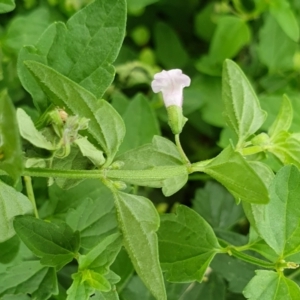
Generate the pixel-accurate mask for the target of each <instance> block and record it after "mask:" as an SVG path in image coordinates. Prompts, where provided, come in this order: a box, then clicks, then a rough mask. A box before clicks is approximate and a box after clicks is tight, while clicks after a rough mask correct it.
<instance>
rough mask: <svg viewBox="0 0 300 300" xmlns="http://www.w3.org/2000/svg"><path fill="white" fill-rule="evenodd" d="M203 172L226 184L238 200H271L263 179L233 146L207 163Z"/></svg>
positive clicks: (250, 201) (263, 201)
mask: <svg viewBox="0 0 300 300" xmlns="http://www.w3.org/2000/svg"><path fill="white" fill-rule="evenodd" d="M203 172H205V173H207V174H209V175H210V176H211V177H213V178H214V179H216V180H217V181H219V182H220V183H221V184H222V185H224V186H225V187H226V188H227V189H228V190H229V192H230V193H231V194H232V195H233V196H234V197H235V199H236V200H237V201H240V200H242V201H246V202H249V203H259V204H263V203H268V202H269V194H268V190H267V188H266V186H265V184H264V181H263V179H261V178H260V176H259V175H258V174H257V173H256V172H255V171H254V169H253V168H252V167H251V166H250V164H249V163H248V162H247V161H246V160H245V159H244V158H243V156H242V155H241V154H240V153H239V152H236V151H234V150H233V149H232V147H231V146H228V147H227V148H225V149H224V150H223V151H222V152H221V153H220V154H219V155H218V156H217V157H216V158H214V159H213V160H212V161H211V162H210V163H209V164H207V165H206V166H205V167H204V170H203ZM246 174H247V175H246Z"/></svg>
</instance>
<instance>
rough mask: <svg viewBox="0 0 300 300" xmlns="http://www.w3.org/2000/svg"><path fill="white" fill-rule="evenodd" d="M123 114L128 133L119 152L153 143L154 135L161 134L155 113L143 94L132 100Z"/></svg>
mask: <svg viewBox="0 0 300 300" xmlns="http://www.w3.org/2000/svg"><path fill="white" fill-rule="evenodd" d="M122 116H123V120H124V123H125V127H126V134H125V137H124V140H123V142H122V145H121V147H120V149H119V153H118V154H121V153H123V152H126V151H127V150H130V149H134V148H136V147H139V146H142V145H144V144H146V143H151V140H152V138H153V136H154V135H159V134H160V130H159V126H158V122H157V119H156V117H155V114H154V112H153V110H152V108H151V106H150V105H149V101H148V100H147V98H146V97H145V96H143V95H142V94H138V95H137V96H135V97H134V98H133V99H132V100H131V101H130V104H129V105H128V107H127V109H126V111H125V113H124V114H123V115H122Z"/></svg>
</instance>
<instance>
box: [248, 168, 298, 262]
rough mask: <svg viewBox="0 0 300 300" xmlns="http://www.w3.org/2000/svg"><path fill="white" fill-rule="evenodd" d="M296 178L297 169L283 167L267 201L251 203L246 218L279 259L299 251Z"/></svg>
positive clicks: (271, 187)
mask: <svg viewBox="0 0 300 300" xmlns="http://www.w3.org/2000/svg"><path fill="white" fill-rule="evenodd" d="M299 180H300V172H299V170H298V169H297V168H296V167H295V166H285V167H283V168H282V169H281V170H280V171H279V172H278V173H277V174H276V176H275V178H274V180H273V182H272V184H271V186H270V188H269V192H270V198H271V199H270V204H269V205H264V206H258V205H252V217H250V218H249V219H250V222H251V223H252V224H253V222H254V227H255V228H256V230H257V231H258V233H259V235H260V236H261V237H262V238H263V239H264V240H265V241H266V242H267V244H268V245H270V246H271V247H272V248H273V249H274V250H275V252H276V253H277V254H278V256H279V257H282V258H284V257H287V256H289V255H292V254H294V253H297V252H299V251H300V246H299V245H300V238H299V234H300V224H299V222H298V220H299V218H300V210H299V205H298V195H299V193H300V185H299ZM246 214H247V215H248V212H247V211H246Z"/></svg>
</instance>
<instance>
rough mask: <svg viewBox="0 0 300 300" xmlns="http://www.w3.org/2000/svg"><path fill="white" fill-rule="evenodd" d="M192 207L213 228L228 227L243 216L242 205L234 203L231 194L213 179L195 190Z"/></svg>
mask: <svg viewBox="0 0 300 300" xmlns="http://www.w3.org/2000/svg"><path fill="white" fill-rule="evenodd" d="M193 209H194V210H195V211H196V212H198V213H199V214H200V216H202V217H203V218H204V219H205V220H206V221H207V222H208V223H209V224H210V225H211V226H212V227H213V228H228V227H230V226H232V225H234V224H235V223H236V222H237V221H238V220H239V219H240V218H241V217H242V216H243V210H242V207H241V206H240V205H236V202H235V201H234V198H233V196H232V195H231V194H230V193H229V192H228V191H227V190H226V189H225V188H224V187H223V186H221V185H220V184H218V183H216V182H213V181H208V182H207V183H206V184H205V186H204V188H199V189H197V190H196V194H195V198H194V199H193Z"/></svg>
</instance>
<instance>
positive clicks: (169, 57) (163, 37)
mask: <svg viewBox="0 0 300 300" xmlns="http://www.w3.org/2000/svg"><path fill="white" fill-rule="evenodd" d="M154 41H155V50H156V51H155V52H156V55H157V59H158V60H159V62H160V63H161V64H162V65H163V66H164V67H165V68H167V69H172V68H183V67H184V66H185V65H186V64H187V61H188V54H187V52H186V51H185V49H184V47H183V46H182V43H181V41H180V40H179V38H178V36H177V34H176V32H175V31H174V30H173V29H172V27H170V26H169V25H167V24H166V23H163V22H157V23H156V24H155V28H154Z"/></svg>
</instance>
